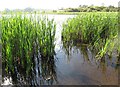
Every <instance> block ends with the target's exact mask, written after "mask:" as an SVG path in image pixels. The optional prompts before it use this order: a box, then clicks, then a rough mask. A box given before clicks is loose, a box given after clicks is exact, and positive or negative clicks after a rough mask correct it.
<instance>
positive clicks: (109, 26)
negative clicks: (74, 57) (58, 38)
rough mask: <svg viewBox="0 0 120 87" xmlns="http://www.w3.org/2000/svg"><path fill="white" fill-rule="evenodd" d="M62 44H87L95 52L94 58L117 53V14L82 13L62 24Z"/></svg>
mask: <svg viewBox="0 0 120 87" xmlns="http://www.w3.org/2000/svg"><path fill="white" fill-rule="evenodd" d="M62 40H63V44H69V43H73V44H76V43H80V44H88V45H89V46H90V47H91V48H92V50H95V52H96V57H97V58H98V59H99V58H102V57H103V56H104V55H105V54H108V55H111V53H114V52H115V51H117V55H118V56H120V55H119V53H120V49H119V48H120V46H119V44H118V14H117V13H84V14H80V15H78V16H77V17H75V18H72V19H68V20H67V21H66V22H64V23H63V31H62Z"/></svg>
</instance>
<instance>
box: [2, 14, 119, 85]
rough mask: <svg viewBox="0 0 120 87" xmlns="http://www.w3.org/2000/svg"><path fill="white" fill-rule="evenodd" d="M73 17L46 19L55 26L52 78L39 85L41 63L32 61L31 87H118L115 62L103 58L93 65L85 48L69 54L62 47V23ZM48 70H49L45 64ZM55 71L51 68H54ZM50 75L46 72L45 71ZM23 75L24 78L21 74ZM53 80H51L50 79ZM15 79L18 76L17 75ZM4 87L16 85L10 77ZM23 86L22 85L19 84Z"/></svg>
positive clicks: (74, 49) (93, 59) (36, 60)
mask: <svg viewBox="0 0 120 87" xmlns="http://www.w3.org/2000/svg"><path fill="white" fill-rule="evenodd" d="M73 17H75V16H74V15H48V18H49V19H52V18H54V20H55V22H56V23H57V26H56V27H57V30H56V36H55V38H56V41H55V44H56V46H55V52H56V55H55V59H54V63H52V71H54V73H52V75H47V74H46V76H45V78H44V80H42V82H41V78H42V76H41V74H40V73H39V71H40V69H39V66H41V64H40V63H41V62H38V61H40V60H38V59H35V71H34V72H35V75H34V76H31V78H32V80H31V83H32V84H34V85H36V86H37V85H40V84H43V85H48V84H51V85H118V60H117V59H116V58H115V57H112V58H109V57H108V56H106V57H105V58H104V59H102V60H101V61H96V59H95V58H94V53H92V52H91V51H90V49H89V48H88V47H87V46H82V45H79V46H72V47H70V49H69V48H68V49H69V50H68V51H66V48H64V47H63V43H62V40H61V31H62V23H63V22H65V21H66V20H67V19H68V18H73ZM48 66H51V65H49V64H48ZM53 67H54V68H53ZM46 72H49V71H46ZM23 75H24V74H23ZM52 76H53V77H52ZM18 78H20V77H19V75H18ZM3 79H4V82H3V85H4V84H13V83H14V84H17V83H18V84H19V82H12V79H13V78H11V77H9V79H8V78H7V77H5V78H3ZM22 83H24V82H22Z"/></svg>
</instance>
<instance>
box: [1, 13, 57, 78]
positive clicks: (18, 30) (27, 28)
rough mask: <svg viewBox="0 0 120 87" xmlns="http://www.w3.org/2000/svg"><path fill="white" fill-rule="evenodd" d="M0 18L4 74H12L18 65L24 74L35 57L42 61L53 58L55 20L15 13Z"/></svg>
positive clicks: (31, 65)
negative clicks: (0, 23)
mask: <svg viewBox="0 0 120 87" xmlns="http://www.w3.org/2000/svg"><path fill="white" fill-rule="evenodd" d="M1 20H2V21H1V22H2V27H1V29H0V30H2V38H1V41H2V63H3V69H5V72H6V74H8V75H9V74H11V75H14V74H15V72H16V71H19V68H21V70H24V71H25V73H26V77H27V76H29V73H31V70H32V68H33V67H34V62H33V60H34V59H35V58H36V57H37V58H39V59H41V60H42V61H43V60H44V61H46V63H48V62H49V61H50V60H54V55H55V52H54V47H55V44H54V40H55V39H54V38H55V31H56V24H55V22H54V20H53V19H52V20H48V18H47V17H44V16H37V15H36V14H30V15H27V14H20V13H19V14H11V15H8V16H2V18H1ZM50 64H51V63H50ZM43 67H44V68H45V66H43ZM46 67H47V66H46ZM50 68H51V69H52V67H50ZM43 72H44V71H43Z"/></svg>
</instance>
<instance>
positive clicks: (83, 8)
mask: <svg viewBox="0 0 120 87" xmlns="http://www.w3.org/2000/svg"><path fill="white" fill-rule="evenodd" d="M63 10H64V11H65V12H117V11H118V7H114V6H112V5H110V6H108V7H106V6H93V5H91V6H87V5H80V6H79V7H78V8H66V9H63Z"/></svg>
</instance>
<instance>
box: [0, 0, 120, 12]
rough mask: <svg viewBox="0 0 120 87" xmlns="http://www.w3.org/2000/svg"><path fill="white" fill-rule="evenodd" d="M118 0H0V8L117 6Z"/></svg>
mask: <svg viewBox="0 0 120 87" xmlns="http://www.w3.org/2000/svg"><path fill="white" fill-rule="evenodd" d="M119 1H120V0H0V10H4V9H5V8H9V9H24V8H26V7H31V8H35V9H60V8H68V7H78V6H79V5H92V4H93V5H97V6H100V5H102V3H104V5H105V6H109V5H114V6H118V2H119Z"/></svg>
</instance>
